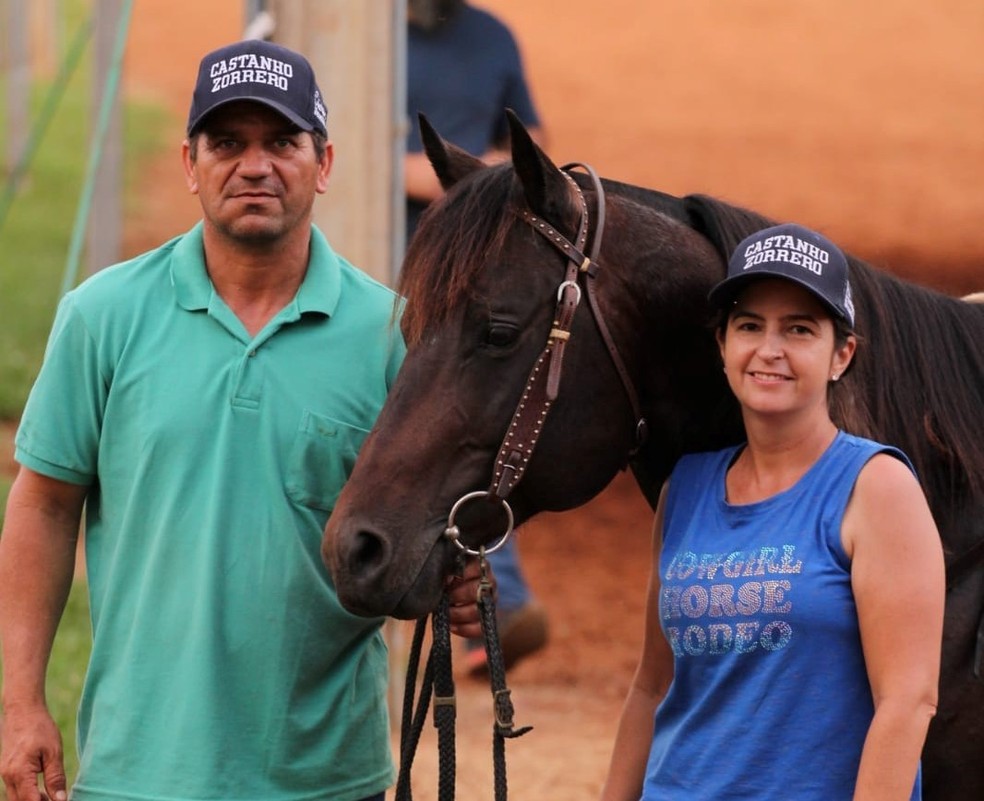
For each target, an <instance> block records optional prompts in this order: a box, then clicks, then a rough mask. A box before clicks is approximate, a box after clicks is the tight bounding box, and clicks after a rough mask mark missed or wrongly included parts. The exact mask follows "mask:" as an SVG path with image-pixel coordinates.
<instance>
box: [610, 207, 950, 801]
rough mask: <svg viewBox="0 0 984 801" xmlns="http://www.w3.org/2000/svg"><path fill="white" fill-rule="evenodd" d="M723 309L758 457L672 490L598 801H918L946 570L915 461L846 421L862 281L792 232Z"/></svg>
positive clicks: (710, 469) (695, 466) (774, 238)
mask: <svg viewBox="0 0 984 801" xmlns="http://www.w3.org/2000/svg"><path fill="white" fill-rule="evenodd" d="M710 300H711V302H712V304H713V305H714V306H716V307H717V308H719V309H720V310H721V312H722V316H721V321H720V323H719V326H718V331H717V339H718V344H719V347H720V350H721V356H722V359H723V361H724V371H725V373H726V374H727V377H728V383H729V385H730V386H731V389H732V391H733V392H734V394H735V396H736V397H737V399H738V401H739V403H740V404H741V409H742V416H743V420H744V424H745V432H746V436H747V442H746V443H745V444H744V445H742V446H739V447H734V448H729V449H726V450H724V451H720V452H716V453H704V454H694V455H689V456H685V457H684V458H682V459H681V460H680V462H679V463H678V464H677V466H676V468H675V469H674V471H673V474H672V475H671V476H670V479H669V481H668V482H667V484H666V485H665V486H664V488H663V492H662V494H661V496H660V501H659V505H658V507H657V510H656V519H655V524H654V537H653V539H654V564H656V565H657V567H654V570H653V574H652V577H651V580H650V587H649V596H648V604H647V613H646V614H647V617H646V630H645V637H644V642H643V651H642V656H641V660H640V663H639V667H638V669H637V672H636V675H635V678H634V680H633V683H632V686H631V688H630V691H629V695H628V698H627V699H626V703H625V706H624V709H623V712H622V717H621V720H620V723H619V729H618V734H617V737H616V742H615V748H614V755H613V757H612V763H611V768H610V771H609V776H608V780H607V783H606V785H605V788H604V791H603V799H604V801H616V799H633V801H634V800H635V799H639V798H642V799H647V800H648V799H660V801H670V800H672V799H687V801H692V799H714V801H730V799H745V798H747V799H753V798H754V799H766V800H767V801H773V800H774V799H783V801H787V800H788V799H796V800H797V801H799V800H800V799H802V800H804V801H805V800H806V799H816V801H821V799H822V801H831V800H832V799H845V801H847V799H851V798H853V799H855V801H868V800H869V799H885V800H886V801H887V800H888V799H893V800H897V801H906V800H907V799H918V798H920V796H921V790H920V779H919V754H920V751H921V749H922V746H923V742H924V739H925V736H926V731H927V728H928V726H929V722H930V719H931V718H932V716H933V714H934V712H935V708H936V698H937V684H938V677H939V657H940V647H941V641H942V628H943V601H944V573H943V554H942V549H941V546H940V541H939V535H938V533H937V530H936V527H935V524H934V522H933V519H932V517H931V515H930V511H929V507H928V505H927V503H926V500H925V497H924V495H923V493H922V491H921V489H920V487H919V483H918V481H917V479H916V478H915V476H914V475H913V472H912V470H911V466H910V465H909V462H908V460H907V459H906V457H905V456H904V455H903V454H902V453H900V452H899V451H898V450H896V449H894V448H891V447H888V446H885V445H881V444H879V443H875V442H872V441H870V440H866V439H861V438H858V437H853V436H850V435H848V434H846V433H844V432H842V431H838V429H837V428H836V426H835V425H834V423H833V422H832V420H831V418H830V412H829V408H828V392H831V391H835V387H836V382H837V381H838V379H839V378H840V377H841V376H842V375H843V374H844V372H845V371H846V370H847V369H848V368H849V367H850V364H851V359H852V357H853V356H854V352H855V349H856V348H857V339H856V337H855V335H854V334H853V326H854V308H853V304H852V303H851V294H850V283H849V279H848V266H847V261H846V260H845V258H844V256H843V254H842V253H841V252H840V251H839V250H838V249H837V247H836V246H835V245H834V244H833V243H831V242H829V241H828V240H827V239H825V238H824V237H821V236H820V235H818V234H816V233H814V232H812V231H809V230H807V229H805V228H802V227H800V226H796V225H782V226H776V227H774V228H769V229H766V230H764V231H760V232H758V233H756V234H753V235H752V236H750V237H748V238H747V239H745V240H744V241H743V242H742V243H741V244H740V245H739V246H738V248H737V249H736V251H735V253H734V255H733V256H732V258H731V261H730V263H729V265H728V276H727V278H726V279H725V280H724V281H722V282H721V283H720V284H718V285H717V286H716V287H715V288H714V289H713V290H712V292H711V295H710ZM654 714H655V727H654V723H653V720H654Z"/></svg>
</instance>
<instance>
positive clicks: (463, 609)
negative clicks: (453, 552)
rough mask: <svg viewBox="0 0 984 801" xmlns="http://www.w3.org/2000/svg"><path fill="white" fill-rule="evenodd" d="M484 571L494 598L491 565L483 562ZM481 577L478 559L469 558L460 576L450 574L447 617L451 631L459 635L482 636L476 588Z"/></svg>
mask: <svg viewBox="0 0 984 801" xmlns="http://www.w3.org/2000/svg"><path fill="white" fill-rule="evenodd" d="M485 572H486V577H487V579H488V581H489V582H490V583H491V585H492V589H491V592H492V597H493V599H494V598H495V591H496V586H495V576H493V575H492V567H491V565H489V564H488V562H486V563H485ZM481 579H482V570H481V567H480V565H479V561H478V559H470V560H469V561H468V562H467V563H466V564H465V569H464V570H463V571H462V575H460V576H452V577H451V578H450V579H449V580H448V597H449V600H450V604H451V608H450V615H449V619H450V621H451V631H452V632H454V633H455V634H457V635H458V636H460V637H467V638H468V639H478V638H479V637H481V636H482V623H481V616H480V614H479V611H478V588H479V583H480V582H481Z"/></svg>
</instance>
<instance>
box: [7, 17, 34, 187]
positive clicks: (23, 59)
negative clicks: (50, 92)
mask: <svg viewBox="0 0 984 801" xmlns="http://www.w3.org/2000/svg"><path fill="white" fill-rule="evenodd" d="M3 11H4V19H5V22H6V25H4V28H5V29H6V37H5V38H6V42H5V43H4V45H5V46H4V48H3V49H4V50H5V51H6V52H7V58H6V59H5V62H6V63H5V64H4V65H3V66H4V69H5V71H6V73H7V153H6V172H7V174H8V175H9V174H11V173H13V171H14V169H15V168H16V166H17V164H18V163H19V162H20V159H21V157H22V156H23V155H24V152H25V148H26V147H27V132H28V131H29V130H30V127H31V126H30V103H31V66H30V61H29V57H28V48H27V40H28V16H27V4H26V3H24V2H23V0H5V2H4V9H3Z"/></svg>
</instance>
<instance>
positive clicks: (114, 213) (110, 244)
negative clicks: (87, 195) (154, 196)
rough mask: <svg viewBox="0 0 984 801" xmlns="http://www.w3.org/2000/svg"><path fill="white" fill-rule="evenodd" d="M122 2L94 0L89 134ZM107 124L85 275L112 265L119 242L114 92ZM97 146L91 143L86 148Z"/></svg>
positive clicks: (119, 159)
mask: <svg viewBox="0 0 984 801" xmlns="http://www.w3.org/2000/svg"><path fill="white" fill-rule="evenodd" d="M122 11H123V0H97V2H96V17H95V39H94V47H93V81H92V103H91V107H90V112H91V118H92V126H91V130H92V131H93V132H98V130H99V118H100V113H101V111H100V110H101V108H102V104H103V93H104V92H105V90H106V86H107V79H108V78H109V74H110V70H111V69H113V51H114V47H115V43H116V37H117V32H118V29H119V25H120V20H121V18H122ZM115 94H116V96H115V98H114V99H113V105H112V109H111V111H110V117H109V124H108V125H107V127H106V133H105V138H104V139H103V141H102V143H101V147H102V157H101V160H100V162H99V169H98V170H97V171H96V173H95V178H94V180H95V183H94V188H93V194H92V211H91V216H90V218H89V224H88V229H87V232H86V244H87V259H86V261H87V268H86V270H87V273H88V274H89V275H91V274H92V273H94V272H96V271H98V270H100V269H102V268H103V267H106V266H108V265H110V264H115V263H116V262H118V261H119V260H120V254H121V252H122V240H123V202H122V191H123V115H122V104H121V103H120V96H119V92H116V93H115ZM99 146H100V143H98V142H95V141H93V142H91V143H90V147H99Z"/></svg>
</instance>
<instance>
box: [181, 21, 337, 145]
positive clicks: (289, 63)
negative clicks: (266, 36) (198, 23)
mask: <svg viewBox="0 0 984 801" xmlns="http://www.w3.org/2000/svg"><path fill="white" fill-rule="evenodd" d="M236 100H251V101H253V102H255V103H262V104H263V105H265V106H269V107H270V108H272V109H273V110H274V111H277V112H279V113H280V114H282V115H283V116H284V117H286V118H287V119H288V120H290V121H291V122H292V123H294V124H295V125H297V126H298V127H299V128H300V129H301V130H303V131H316V132H317V133H320V134H322V135H323V136H327V135H328V128H327V119H328V111H327V109H326V108H325V103H324V100H323V98H322V96H321V90H320V89H318V83H317V81H316V80H315V77H314V70H313V69H312V68H311V64H310V63H309V62H308V60H307V59H306V58H304V56H302V55H301V54H300V53H296V52H294V51H293V50H288V49H287V48H286V47H281V46H280V45H276V44H273V43H272V42H266V41H263V40H262V39H246V40H244V41H241V42H236V43H235V44H231V45H228V46H226V47H221V48H219V49H218V50H214V51H213V52H211V53H209V54H208V55H207V56H205V57H204V58H203V59H202V61H201V64H200V65H199V67H198V81H197V82H196V83H195V93H194V94H193V95H192V97H191V111H190V112H189V114H188V135H189V136H190V135H191V134H193V133H195V132H196V131H197V130H198V129H199V128H200V127H201V125H202V122H203V121H204V119H205V117H206V116H208V115H209V114H211V113H212V112H213V111H215V109H217V108H219V106H224V105H225V104H226V103H232V102H234V101H236Z"/></svg>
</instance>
